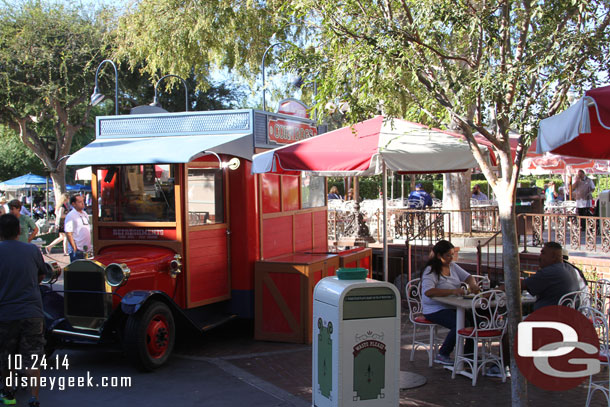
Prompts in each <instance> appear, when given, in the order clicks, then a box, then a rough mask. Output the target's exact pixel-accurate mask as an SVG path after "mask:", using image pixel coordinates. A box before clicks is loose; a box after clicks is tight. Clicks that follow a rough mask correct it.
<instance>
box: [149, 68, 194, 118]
mask: <svg viewBox="0 0 610 407" xmlns="http://www.w3.org/2000/svg"><path fill="white" fill-rule="evenodd" d="M168 77H173V78H178V79H180V80H181V81H182V84H183V85H184V100H185V102H184V103H185V107H184V108H185V111H186V112H188V111H189V89H188V86H187V85H186V81H185V80H184V79H183V78H182V77H180V76H178V75H172V74H169V75H165V76H162V77H161V78H160V79H159V80H158V81H157V83H156V84H155V97H154V99H153V102H152V103H151V104H150V105H151V106H155V107H161V103H159V100H158V99H157V88H158V87H159V83H161V81H162V80H163V79H165V78H168Z"/></svg>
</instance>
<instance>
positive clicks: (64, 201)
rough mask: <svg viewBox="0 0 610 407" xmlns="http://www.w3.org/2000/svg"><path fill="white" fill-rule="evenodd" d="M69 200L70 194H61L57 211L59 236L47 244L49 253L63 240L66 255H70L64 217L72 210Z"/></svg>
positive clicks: (56, 228) (56, 225)
mask: <svg viewBox="0 0 610 407" xmlns="http://www.w3.org/2000/svg"><path fill="white" fill-rule="evenodd" d="M69 200H70V196H69V195H68V194H67V193H63V194H61V198H59V202H58V203H57V205H58V206H57V209H56V211H55V230H57V231H58V232H59V236H58V237H57V239H55V240H53V241H52V242H51V243H49V244H48V245H47V247H46V251H47V254H51V250H53V247H54V246H55V245H56V244H58V243H59V242H62V241H63V245H64V256H67V255H68V239H66V234H65V233H64V219H66V215H67V214H68V212H70V205H69V204H68V201H69Z"/></svg>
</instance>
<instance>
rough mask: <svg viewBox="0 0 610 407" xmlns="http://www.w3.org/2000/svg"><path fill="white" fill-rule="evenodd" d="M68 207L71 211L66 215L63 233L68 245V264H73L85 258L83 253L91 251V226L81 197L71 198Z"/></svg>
mask: <svg viewBox="0 0 610 407" xmlns="http://www.w3.org/2000/svg"><path fill="white" fill-rule="evenodd" d="M70 205H72V208H73V209H72V210H71V211H70V212H69V213H68V215H66V219H65V220H64V231H65V233H66V238H67V239H68V243H69V247H68V253H70V262H73V261H74V260H77V259H83V258H85V254H84V252H85V251H87V250H90V249H91V226H90V225H89V215H88V214H87V212H85V199H84V198H83V197H82V195H74V196H73V197H71V198H70Z"/></svg>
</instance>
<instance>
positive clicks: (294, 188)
mask: <svg viewBox="0 0 610 407" xmlns="http://www.w3.org/2000/svg"><path fill="white" fill-rule="evenodd" d="M300 190H301V184H300V177H298V176H294V175H284V176H282V210H283V211H296V210H298V209H300V204H299V193H300Z"/></svg>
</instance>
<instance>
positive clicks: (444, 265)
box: [421, 240, 480, 365]
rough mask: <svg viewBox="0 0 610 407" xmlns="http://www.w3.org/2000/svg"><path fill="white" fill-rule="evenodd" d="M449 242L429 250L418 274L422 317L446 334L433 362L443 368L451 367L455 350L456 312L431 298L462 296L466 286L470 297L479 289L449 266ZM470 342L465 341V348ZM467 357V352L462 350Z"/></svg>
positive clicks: (464, 274) (473, 282) (452, 253)
mask: <svg viewBox="0 0 610 407" xmlns="http://www.w3.org/2000/svg"><path fill="white" fill-rule="evenodd" d="M453 247H454V246H453V245H452V244H451V242H448V241H447V240H441V241H439V242H438V243H437V244H435V245H434V247H433V248H432V253H431V254H430V260H428V263H426V267H425V268H424V272H423V273H422V283H421V292H422V294H423V295H422V307H423V314H424V316H425V317H426V319H428V320H429V321H431V322H434V323H435V324H438V325H441V326H444V327H445V328H448V329H449V330H450V332H449V334H448V335H447V337H446V338H445V341H444V342H443V345H442V346H441V348H440V350H439V352H438V355H437V356H436V358H435V359H434V362H436V363H440V364H443V365H452V364H453V360H451V358H450V355H451V352H453V348H455V337H456V310H455V309H454V308H451V307H449V306H448V305H445V304H441V303H440V302H438V301H435V300H434V297H447V296H450V295H462V294H463V293H464V292H463V291H462V288H460V283H462V282H465V283H466V284H468V287H469V288H470V291H471V292H472V293H475V294H476V293H478V292H479V291H480V290H479V287H478V286H477V283H476V281H475V279H474V278H473V277H472V276H471V275H470V274H469V273H468V272H467V271H466V270H464V269H463V268H461V267H460V266H458V265H457V264H455V263H454V262H453V256H454V250H453ZM471 346H472V341H470V340H469V341H467V347H471ZM466 353H468V350H466Z"/></svg>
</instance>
